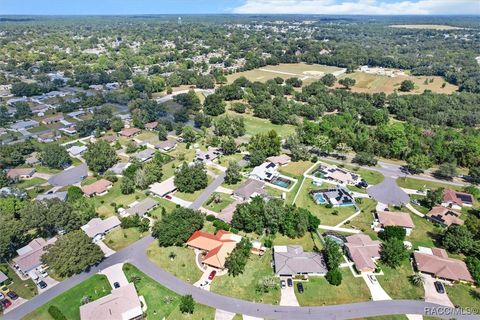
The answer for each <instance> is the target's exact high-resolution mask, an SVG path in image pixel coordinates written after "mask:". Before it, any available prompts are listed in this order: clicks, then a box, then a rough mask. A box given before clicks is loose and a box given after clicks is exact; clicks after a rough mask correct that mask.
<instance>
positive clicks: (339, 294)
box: [295, 268, 370, 306]
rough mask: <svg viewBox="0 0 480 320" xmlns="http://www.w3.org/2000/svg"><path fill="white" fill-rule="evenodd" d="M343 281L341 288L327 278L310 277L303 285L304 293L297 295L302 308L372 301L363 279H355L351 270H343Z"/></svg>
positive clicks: (296, 291)
mask: <svg viewBox="0 0 480 320" xmlns="http://www.w3.org/2000/svg"><path fill="white" fill-rule="evenodd" d="M340 270H341V272H342V276H343V280H342V284H341V285H339V286H332V285H330V284H329V283H328V282H327V280H325V277H310V278H309V280H308V282H304V283H303V287H304V289H305V292H304V293H298V290H297V286H296V284H295V294H296V296H297V299H298V302H299V303H300V305H301V306H322V305H331V304H344V303H353V302H361V301H369V300H370V291H369V290H368V287H367V285H366V284H365V282H364V281H363V279H362V278H355V277H353V275H352V273H351V271H350V269H348V268H342V269H340Z"/></svg>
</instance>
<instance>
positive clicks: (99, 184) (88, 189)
mask: <svg viewBox="0 0 480 320" xmlns="http://www.w3.org/2000/svg"><path fill="white" fill-rule="evenodd" d="M111 185H112V183H111V182H110V181H108V180H106V179H101V180H98V181H95V182H94V183H92V184H89V185H88V186H84V187H83V188H82V191H83V193H84V194H86V195H87V196H91V195H94V194H98V193H103V192H105V191H107V189H108V187H110V186H111Z"/></svg>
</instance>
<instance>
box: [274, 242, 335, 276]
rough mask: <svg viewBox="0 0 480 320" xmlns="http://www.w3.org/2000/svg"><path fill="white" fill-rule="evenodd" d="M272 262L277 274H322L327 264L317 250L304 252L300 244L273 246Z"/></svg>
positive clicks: (325, 271) (324, 272)
mask: <svg viewBox="0 0 480 320" xmlns="http://www.w3.org/2000/svg"><path fill="white" fill-rule="evenodd" d="M273 262H274V269H275V274H276V275H277V276H290V277H291V276H295V275H308V276H324V275H325V274H327V271H328V269H327V265H326V263H325V260H324V259H323V256H322V255H321V254H320V253H318V252H304V251H303V247H302V246H296V245H291V246H274V247H273Z"/></svg>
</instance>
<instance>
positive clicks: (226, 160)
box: [218, 153, 244, 167]
mask: <svg viewBox="0 0 480 320" xmlns="http://www.w3.org/2000/svg"><path fill="white" fill-rule="evenodd" d="M243 157H244V155H243V154H241V153H235V154H231V155H228V156H220V157H219V158H218V164H220V165H222V166H224V167H228V163H229V162H230V161H232V162H236V163H238V162H239V161H240V160H242V159H243Z"/></svg>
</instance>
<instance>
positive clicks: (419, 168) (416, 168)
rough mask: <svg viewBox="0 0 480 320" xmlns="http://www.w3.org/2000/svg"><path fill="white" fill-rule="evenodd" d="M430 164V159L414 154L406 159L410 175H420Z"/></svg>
mask: <svg viewBox="0 0 480 320" xmlns="http://www.w3.org/2000/svg"><path fill="white" fill-rule="evenodd" d="M432 164H433V163H432V160H431V159H430V157H428V156H427V155H424V154H415V155H413V156H411V157H409V158H408V159H407V168H408V170H409V171H410V172H411V173H422V172H423V171H425V170H426V169H428V168H430V167H431V166H432Z"/></svg>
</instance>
